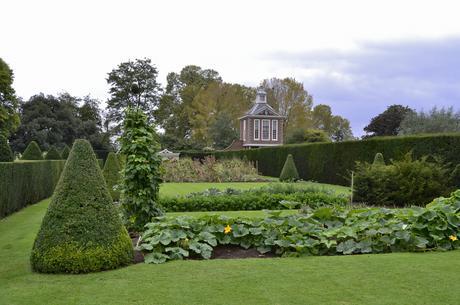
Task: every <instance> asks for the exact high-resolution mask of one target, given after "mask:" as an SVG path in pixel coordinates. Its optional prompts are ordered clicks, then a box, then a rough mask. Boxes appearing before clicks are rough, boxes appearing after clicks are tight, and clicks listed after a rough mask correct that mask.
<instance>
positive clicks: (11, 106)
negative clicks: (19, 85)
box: [0, 58, 19, 137]
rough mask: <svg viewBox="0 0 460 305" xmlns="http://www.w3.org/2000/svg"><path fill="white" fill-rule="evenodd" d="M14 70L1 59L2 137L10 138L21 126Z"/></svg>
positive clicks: (0, 123) (0, 132)
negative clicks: (14, 86)
mask: <svg viewBox="0 0 460 305" xmlns="http://www.w3.org/2000/svg"><path fill="white" fill-rule="evenodd" d="M13 80H14V74H13V70H11V69H10V67H9V66H8V64H7V63H6V62H5V61H4V60H3V59H2V58H0V135H4V136H5V137H9V136H10V134H11V133H13V132H14V131H15V130H16V129H17V128H18V126H19V114H18V98H17V97H16V93H15V91H14V89H13V87H12V85H13Z"/></svg>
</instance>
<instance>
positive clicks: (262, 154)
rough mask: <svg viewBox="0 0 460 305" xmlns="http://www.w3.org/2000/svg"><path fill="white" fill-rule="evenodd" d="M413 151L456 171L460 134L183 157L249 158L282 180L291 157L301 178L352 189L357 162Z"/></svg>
mask: <svg viewBox="0 0 460 305" xmlns="http://www.w3.org/2000/svg"><path fill="white" fill-rule="evenodd" d="M409 151H412V152H413V156H414V157H415V158H419V157H421V156H424V155H439V156H441V157H442V158H443V159H444V160H445V161H447V162H450V163H452V165H453V167H455V165H457V164H459V163H460V133H455V134H442V135H421V136H407V137H376V138H371V139H368V140H363V141H347V142H340V143H311V144H294V145H283V146H277V147H264V148H257V149H247V150H239V151H220V152H214V153H202V152H198V153H196V152H183V153H182V154H181V156H189V157H192V158H202V157H203V156H204V155H210V154H214V155H215V156H216V157H217V158H232V157H237V158H243V156H246V158H247V159H248V160H250V161H256V164H257V166H258V169H259V171H260V172H261V173H262V174H263V175H267V176H273V177H279V175H280V172H281V169H282V168H283V165H284V162H285V160H286V157H287V155H288V154H292V155H293V157H294V161H295V164H296V166H297V170H298V172H299V175H300V178H301V179H304V180H313V181H318V182H323V183H332V184H340V185H348V184H349V181H348V176H349V174H348V171H349V170H351V169H353V168H354V166H355V161H367V162H372V160H373V159H374V156H375V154H376V153H382V154H383V155H384V156H385V158H386V159H387V160H390V159H400V158H402V157H403V156H404V155H405V154H406V153H407V152H409Z"/></svg>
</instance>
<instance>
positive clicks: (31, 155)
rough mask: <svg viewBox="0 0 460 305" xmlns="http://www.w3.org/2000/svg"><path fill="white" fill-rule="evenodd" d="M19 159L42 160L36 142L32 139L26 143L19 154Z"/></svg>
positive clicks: (41, 154) (40, 151)
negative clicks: (24, 148)
mask: <svg viewBox="0 0 460 305" xmlns="http://www.w3.org/2000/svg"><path fill="white" fill-rule="evenodd" d="M21 160H43V153H42V150H41V149H40V146H38V144H37V142H35V141H32V142H30V143H29V145H27V147H26V150H24V153H23V154H22V156H21Z"/></svg>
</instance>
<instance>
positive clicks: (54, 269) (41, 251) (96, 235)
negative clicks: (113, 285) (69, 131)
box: [30, 140, 133, 273]
mask: <svg viewBox="0 0 460 305" xmlns="http://www.w3.org/2000/svg"><path fill="white" fill-rule="evenodd" d="M103 179H104V177H103V176H102V172H101V170H100V168H99V165H98V164H97V160H96V156H95V155H94V152H93V150H92V148H91V144H90V143H89V142H88V141H86V140H77V141H75V144H74V145H73V147H72V151H71V152H70V156H69V159H68V160H67V162H66V165H65V167H64V170H63V172H62V174H61V178H60V180H59V182H58V184H57V186H56V189H55V191H54V194H53V197H52V199H51V203H50V205H49V207H48V210H47V212H46V214H45V217H44V218H43V221H42V225H41V228H40V231H39V232H38V234H37V237H36V239H35V242H34V245H33V248H32V254H31V259H30V261H31V264H32V269H33V270H34V271H37V272H43V273H86V272H95V271H102V270H108V269H114V268H117V267H120V266H124V265H128V264H130V263H131V262H132V259H133V248H132V244H131V239H130V238H129V235H128V232H127V231H126V229H125V227H124V226H123V224H122V221H121V219H120V217H119V215H118V212H117V209H116V208H115V206H114V205H113V203H112V199H111V198H110V194H109V191H108V190H107V187H106V185H105V183H104V180H103Z"/></svg>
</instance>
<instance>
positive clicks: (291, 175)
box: [280, 154, 299, 181]
mask: <svg viewBox="0 0 460 305" xmlns="http://www.w3.org/2000/svg"><path fill="white" fill-rule="evenodd" d="M296 180H299V173H298V172H297V168H296V167H295V163H294V158H293V157H292V155H291V154H289V155H288V156H287V158H286V162H285V163H284V166H283V169H282V170H281V174H280V181H296Z"/></svg>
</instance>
